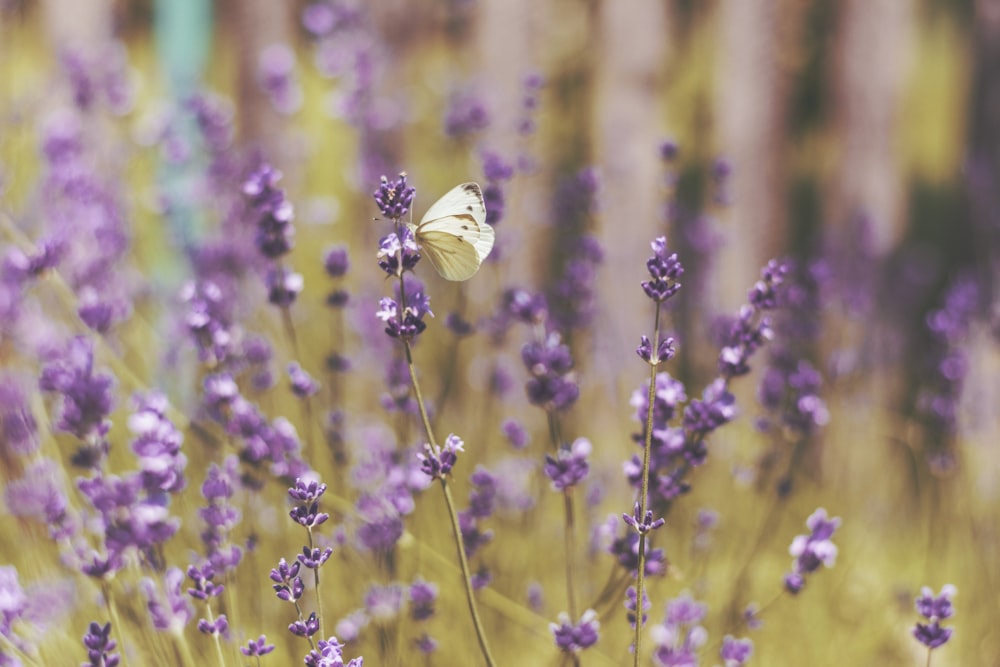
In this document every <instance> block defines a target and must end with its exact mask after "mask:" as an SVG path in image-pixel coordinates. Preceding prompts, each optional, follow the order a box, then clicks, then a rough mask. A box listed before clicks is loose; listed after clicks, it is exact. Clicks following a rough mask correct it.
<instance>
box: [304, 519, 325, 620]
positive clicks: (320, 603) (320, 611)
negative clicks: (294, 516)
mask: <svg viewBox="0 0 1000 667" xmlns="http://www.w3.org/2000/svg"><path fill="white" fill-rule="evenodd" d="M306 532H308V533H309V551H310V553H311V552H312V550H313V531H312V527H309V528H306ZM313 581H314V583H315V584H316V616H317V617H318V618H319V635H320V637H326V632H324V631H323V625H324V623H323V596H322V595H320V593H319V565H317V566H316V567H314V568H313Z"/></svg>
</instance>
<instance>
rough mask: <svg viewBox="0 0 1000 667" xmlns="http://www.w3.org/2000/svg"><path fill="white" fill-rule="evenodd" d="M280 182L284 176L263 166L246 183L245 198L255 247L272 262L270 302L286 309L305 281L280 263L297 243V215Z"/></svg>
mask: <svg viewBox="0 0 1000 667" xmlns="http://www.w3.org/2000/svg"><path fill="white" fill-rule="evenodd" d="M280 179H281V172H279V171H277V170H276V169H274V168H273V167H271V166H270V165H269V164H267V163H264V164H262V165H260V166H259V167H258V168H257V169H256V171H254V172H253V173H252V174H250V176H249V177H248V178H247V179H246V181H244V182H243V195H244V197H246V200H247V205H248V208H249V216H250V217H251V219H252V220H253V221H254V224H255V225H256V234H255V236H254V243H255V245H256V246H257V250H258V251H259V252H260V254H261V255H262V256H263V257H265V258H266V259H267V260H270V262H271V266H270V267H269V268H268V270H267V274H266V275H265V279H264V284H265V286H266V288H267V291H268V301H270V302H271V303H272V304H274V305H276V306H279V307H282V308H285V307H287V306H289V305H291V304H292V303H293V302H294V301H295V299H296V298H297V297H298V295H299V293H300V292H301V291H302V287H303V280H302V275H301V274H299V273H294V272H293V271H290V270H289V269H287V268H286V267H285V266H283V265H282V264H281V262H280V261H279V260H280V259H281V258H282V257H284V256H285V255H286V254H288V253H289V252H290V251H291V249H292V246H293V245H294V240H295V227H294V226H293V225H292V219H293V217H294V211H293V209H292V204H291V202H289V201H288V200H287V199H286V198H285V192H284V190H281V189H279V188H278V187H276V185H277V182H278V180H280Z"/></svg>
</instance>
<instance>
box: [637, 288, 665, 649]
mask: <svg viewBox="0 0 1000 667" xmlns="http://www.w3.org/2000/svg"><path fill="white" fill-rule="evenodd" d="M653 322H654V325H653V355H654V359H655V361H656V363H651V364H650V365H649V393H648V395H647V397H646V406H647V408H646V439H645V442H644V443H643V447H642V475H641V480H642V482H641V484H642V487H641V488H642V490H641V491H640V493H639V517H640V520H642V519H641V517H645V516H646V504H647V503H648V501H649V451H650V449H651V448H652V443H653V401H655V400H656V367H657V366H659V363H660V359H659V356H657V350H658V349H659V346H660V302H659V301H657V302H656V314H655V316H654V319H653ZM645 574H646V534H645V533H639V570H638V572H637V573H636V582H635V638H634V646H635V650H634V651H633V654H632V655H633V664H634V665H635V667H639V653H640V648H641V646H642V590H643V585H644V584H645Z"/></svg>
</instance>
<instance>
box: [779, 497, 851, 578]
mask: <svg viewBox="0 0 1000 667" xmlns="http://www.w3.org/2000/svg"><path fill="white" fill-rule="evenodd" d="M806 526H807V527H808V528H809V530H810V531H811V533H810V534H809V535H798V536H796V537H795V539H794V540H792V544H791V546H790V547H789V548H788V553H790V554H791V555H792V557H793V558H794V559H795V560H794V561H793V562H792V571H791V572H789V573H788V574H786V575H785V590H787V591H788V592H789V593H792V594H793V595H794V594H796V593H798V592H799V591H801V590H802V588H803V586H805V585H806V575H807V574H810V573H812V572H815V571H816V570H818V569H819V566H820V565H825V566H826V567H833V565H834V563H835V562H836V561H837V545H836V544H834V543H833V542H832V541H831V539H830V538H831V537H833V533H834V532H835V531H836V530H837V528H838V527H839V526H840V517H834V518H832V519H828V518H827V516H826V510H825V509H823V508H822V507H820V508H819V509H817V510H816V511H815V512H813V513H812V514H811V515H810V516H809V518H808V519H806Z"/></svg>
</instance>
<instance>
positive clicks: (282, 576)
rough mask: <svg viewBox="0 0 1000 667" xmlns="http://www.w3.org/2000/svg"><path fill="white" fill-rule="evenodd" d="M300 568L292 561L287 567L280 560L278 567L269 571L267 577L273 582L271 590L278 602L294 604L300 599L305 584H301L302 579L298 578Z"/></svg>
mask: <svg viewBox="0 0 1000 667" xmlns="http://www.w3.org/2000/svg"><path fill="white" fill-rule="evenodd" d="M300 567H301V565H300V564H299V561H297V560H296V561H293V562H292V564H291V565H289V564H288V563H287V562H286V561H285V559H284V558H282V559H281V560H279V561H278V567H276V568H272V569H271V574H270V575H269V576H270V578H271V581H273V582H274V584H272V585H271V588H273V589H274V592H275V594H276V595H277V596H278V599H279V600H284V601H285V602H294V601H296V600H298V599H299V598H301V597H302V594H303V593H304V592H305V584H303V583H302V577H300V576H299V569H300Z"/></svg>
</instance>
